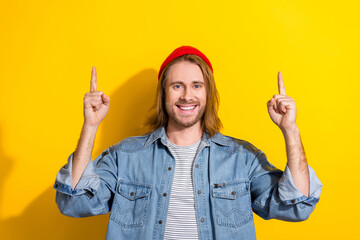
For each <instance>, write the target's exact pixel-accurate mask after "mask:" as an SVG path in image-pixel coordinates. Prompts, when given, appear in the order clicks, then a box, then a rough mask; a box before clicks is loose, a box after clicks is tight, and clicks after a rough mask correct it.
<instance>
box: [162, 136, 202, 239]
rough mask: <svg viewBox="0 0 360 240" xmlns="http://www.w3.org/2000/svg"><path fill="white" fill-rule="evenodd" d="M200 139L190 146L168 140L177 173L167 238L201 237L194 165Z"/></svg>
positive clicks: (172, 190) (166, 233)
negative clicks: (197, 216) (197, 218)
mask: <svg viewBox="0 0 360 240" xmlns="http://www.w3.org/2000/svg"><path fill="white" fill-rule="evenodd" d="M199 144H200V140H199V141H198V142H196V143H194V144H192V145H190V146H178V145H175V144H173V143H171V142H170V141H168V146H169V149H170V151H171V153H172V154H173V156H174V157H175V173H174V178H173V184H172V188H171V194H170V203H169V210H168V214H167V220H166V228H165V236H164V239H165V240H171V239H199V237H198V227H197V222H196V214H195V200H194V188H193V179H192V167H193V162H194V160H195V156H196V152H197V150H198V147H199Z"/></svg>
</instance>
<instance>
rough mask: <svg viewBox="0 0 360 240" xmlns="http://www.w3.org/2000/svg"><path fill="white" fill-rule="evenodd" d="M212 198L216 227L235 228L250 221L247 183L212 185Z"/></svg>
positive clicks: (250, 212)
mask: <svg viewBox="0 0 360 240" xmlns="http://www.w3.org/2000/svg"><path fill="white" fill-rule="evenodd" d="M212 196H213V198H214V206H215V214H216V222H217V224H218V225H220V226H224V227H232V228H237V227H240V226H242V225H244V224H246V223H248V222H249V221H250V220H252V218H253V215H252V209H251V198H250V191H249V182H248V181H236V182H231V183H220V184H213V186H212Z"/></svg>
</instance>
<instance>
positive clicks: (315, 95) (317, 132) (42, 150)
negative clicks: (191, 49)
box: [0, 0, 360, 240]
mask: <svg viewBox="0 0 360 240" xmlns="http://www.w3.org/2000/svg"><path fill="white" fill-rule="evenodd" d="M357 2H358V1H355V0H354V1H346V0H345V1H340V2H339V1H324V0H321V1H314V0H311V1H295V0H294V1H280V0H268V1H265V0H261V1H196V0H191V1H190V0H184V1H171V0H167V1H140V0H139V1H135V3H130V1H69V0H63V1H36V0H33V1H25V0H23V1H16V0H14V1H13V0H11V1H10V0H9V1H4V0H1V2H0V34H1V35H0V49H1V53H0V56H1V57H0V79H1V88H0V89H1V92H0V103H1V111H0V114H1V115H0V234H1V235H0V238H1V239H75V238H77V239H104V237H105V233H106V227H107V222H108V216H99V217H93V218H85V219H73V218H69V217H66V216H62V215H61V214H60V213H59V211H58V210H57V208H56V205H55V190H53V189H52V186H53V183H54V180H55V176H56V173H57V171H58V170H59V169H60V167H61V166H62V165H64V164H65V163H66V160H67V157H68V155H69V154H70V153H71V152H72V151H73V150H74V149H75V146H76V144H77V140H78V138H79V134H80V130H81V126H82V121H83V115H82V108H83V106H82V101H83V95H84V94H85V92H87V91H89V88H90V73H91V66H96V67H97V70H98V89H99V90H102V91H103V92H105V93H106V94H108V95H109V96H110V97H111V108H110V111H109V114H108V115H107V117H106V119H105V120H104V122H103V123H102V125H101V127H100V129H99V132H98V135H97V139H96V142H95V149H94V152H93V156H94V157H96V156H97V155H98V154H99V153H101V152H102V151H103V150H104V149H106V148H107V147H108V146H110V145H112V144H115V143H116V142H118V141H120V140H121V139H123V138H125V137H128V136H131V135H137V134H140V133H141V129H140V126H141V123H142V122H143V120H144V119H145V117H146V114H147V110H148V109H149V108H150V106H151V105H152V103H153V98H154V94H155V87H156V84H157V71H158V68H159V66H160V65H161V63H162V61H163V60H164V59H165V57H166V56H167V55H168V54H169V53H170V52H171V51H172V50H173V49H175V48H176V47H178V46H181V45H192V46H195V47H197V48H199V49H200V50H201V51H203V52H204V53H205V54H206V55H207V56H208V57H209V59H210V61H211V62H212V64H213V67H214V71H215V72H214V73H215V79H216V82H217V87H218V91H219V93H220V98H221V103H220V117H221V119H222V121H223V124H224V130H223V131H222V132H223V133H224V134H227V135H231V136H234V137H237V138H241V139H245V140H247V141H249V142H251V143H253V144H254V145H255V146H256V147H258V148H260V149H262V150H263V151H264V152H265V153H266V154H267V156H268V159H269V160H270V162H272V163H273V164H274V165H276V166H277V167H279V168H281V169H284V167H285V163H286V158H285V146H284V141H283V138H282V134H281V132H280V130H279V129H277V127H276V126H275V125H274V124H273V123H272V122H271V120H270V118H269V116H268V114H267V109H266V102H267V101H268V100H269V99H270V98H271V97H272V95H273V94H276V93H277V80H276V74H277V71H279V70H281V71H283V78H284V83H285V87H286V90H287V93H288V95H289V96H291V97H293V98H294V99H295V100H296V103H297V107H298V118H297V122H298V125H299V128H300V131H301V135H302V139H303V144H304V146H305V150H306V154H307V157H308V161H309V163H310V165H311V166H312V167H313V168H314V169H315V171H316V173H317V175H318V177H319V178H320V180H321V181H322V183H323V185H324V187H323V192H322V195H321V199H320V202H319V204H318V205H317V207H316V209H315V211H314V212H313V213H312V215H311V216H310V218H309V219H308V220H307V221H305V222H301V223H289V222H282V221H278V220H269V221H265V220H262V219H260V218H259V217H257V216H256V217H255V227H256V231H257V237H258V239H261V240H265V239H269V240H270V239H278V240H280V239H319V238H322V239H359V220H358V219H359V215H360V210H359V207H358V199H359V197H360V194H359V189H358V183H359V181H358V177H359V171H358V169H359V167H360V164H359V159H360V154H359V149H360V144H359V143H360V140H359V136H360V127H359V116H360V114H359V112H360V104H359V103H360V101H359V100H360V98H359V93H358V91H359V87H360V83H359V80H360V78H359V55H360V51H359V43H360V38H359V23H360V20H359V11H360V8H359V5H358V3H357Z"/></svg>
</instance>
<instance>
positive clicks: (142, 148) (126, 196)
mask: <svg viewBox="0 0 360 240" xmlns="http://www.w3.org/2000/svg"><path fill="white" fill-rule="evenodd" d="M166 140H167V139H166V133H165V129H164V128H159V129H158V130H156V131H154V132H153V133H151V134H148V135H144V136H139V137H130V138H127V139H125V140H123V141H121V142H119V143H117V144H116V145H114V146H111V147H109V148H108V149H106V150H105V151H104V152H103V153H102V154H101V155H100V156H99V157H98V158H96V160H95V161H94V162H93V161H89V164H88V165H87V167H86V169H85V172H84V173H83V175H82V177H81V179H80V181H79V182H78V184H77V186H76V187H75V189H72V176H71V172H72V157H73V154H71V155H70V157H69V160H68V163H67V164H66V165H65V166H64V167H63V168H61V169H60V171H59V173H58V175H57V178H56V182H55V185H54V188H55V189H56V190H57V193H56V203H57V205H58V207H59V209H60V211H61V212H62V213H63V214H65V215H68V216H72V217H86V216H92V215H98V214H106V213H108V212H109V211H110V219H109V225H108V230H107V235H106V239H111V240H112V239H128V240H131V239H163V238H164V233H165V226H166V216H167V211H168V207H169V199H170V194H171V186H172V180H173V175H174V169H175V168H176V163H175V159H174V157H173V156H172V154H171V152H170V151H169V149H168V146H167V141H166ZM308 169H309V176H310V196H309V197H306V196H304V195H303V194H302V193H301V192H300V191H299V190H298V189H297V188H296V186H295V185H294V181H293V178H292V176H291V173H290V171H289V169H288V167H286V169H285V171H284V172H282V171H280V170H278V169H277V168H275V167H274V166H273V165H271V164H270V163H269V162H268V161H267V159H266V156H265V154H264V153H263V152H262V151H261V150H258V149H257V148H255V147H254V146H252V145H251V144H250V143H248V142H246V141H243V140H238V139H235V138H231V137H228V136H224V135H222V134H220V133H217V134H215V135H214V136H213V137H211V138H210V137H209V136H208V135H207V134H204V135H203V137H202V141H201V143H200V146H199V150H198V153H197V155H196V158H195V161H194V164H193V187H194V197H195V211H196V218H197V224H198V231H199V239H201V240H203V239H204V240H205V239H246V240H253V239H256V236H255V229H254V220H253V212H255V213H256V214H258V215H259V216H260V217H262V218H264V219H272V218H276V219H281V220H285V221H302V220H305V219H307V218H308V217H309V215H310V213H311V212H312V211H313V210H314V208H315V205H316V203H317V202H318V201H319V197H320V192H321V188H322V184H321V182H320V181H319V179H318V178H317V177H316V175H315V172H314V171H313V170H312V168H311V167H310V166H309V167H308ZM198 190H201V191H198ZM164 193H167V194H164Z"/></svg>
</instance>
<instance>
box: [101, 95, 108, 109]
mask: <svg viewBox="0 0 360 240" xmlns="http://www.w3.org/2000/svg"><path fill="white" fill-rule="evenodd" d="M101 99H102V101H103V103H104V104H105V105H106V106H110V97H109V96H107V95H106V94H104V93H103V94H102V95H101Z"/></svg>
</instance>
